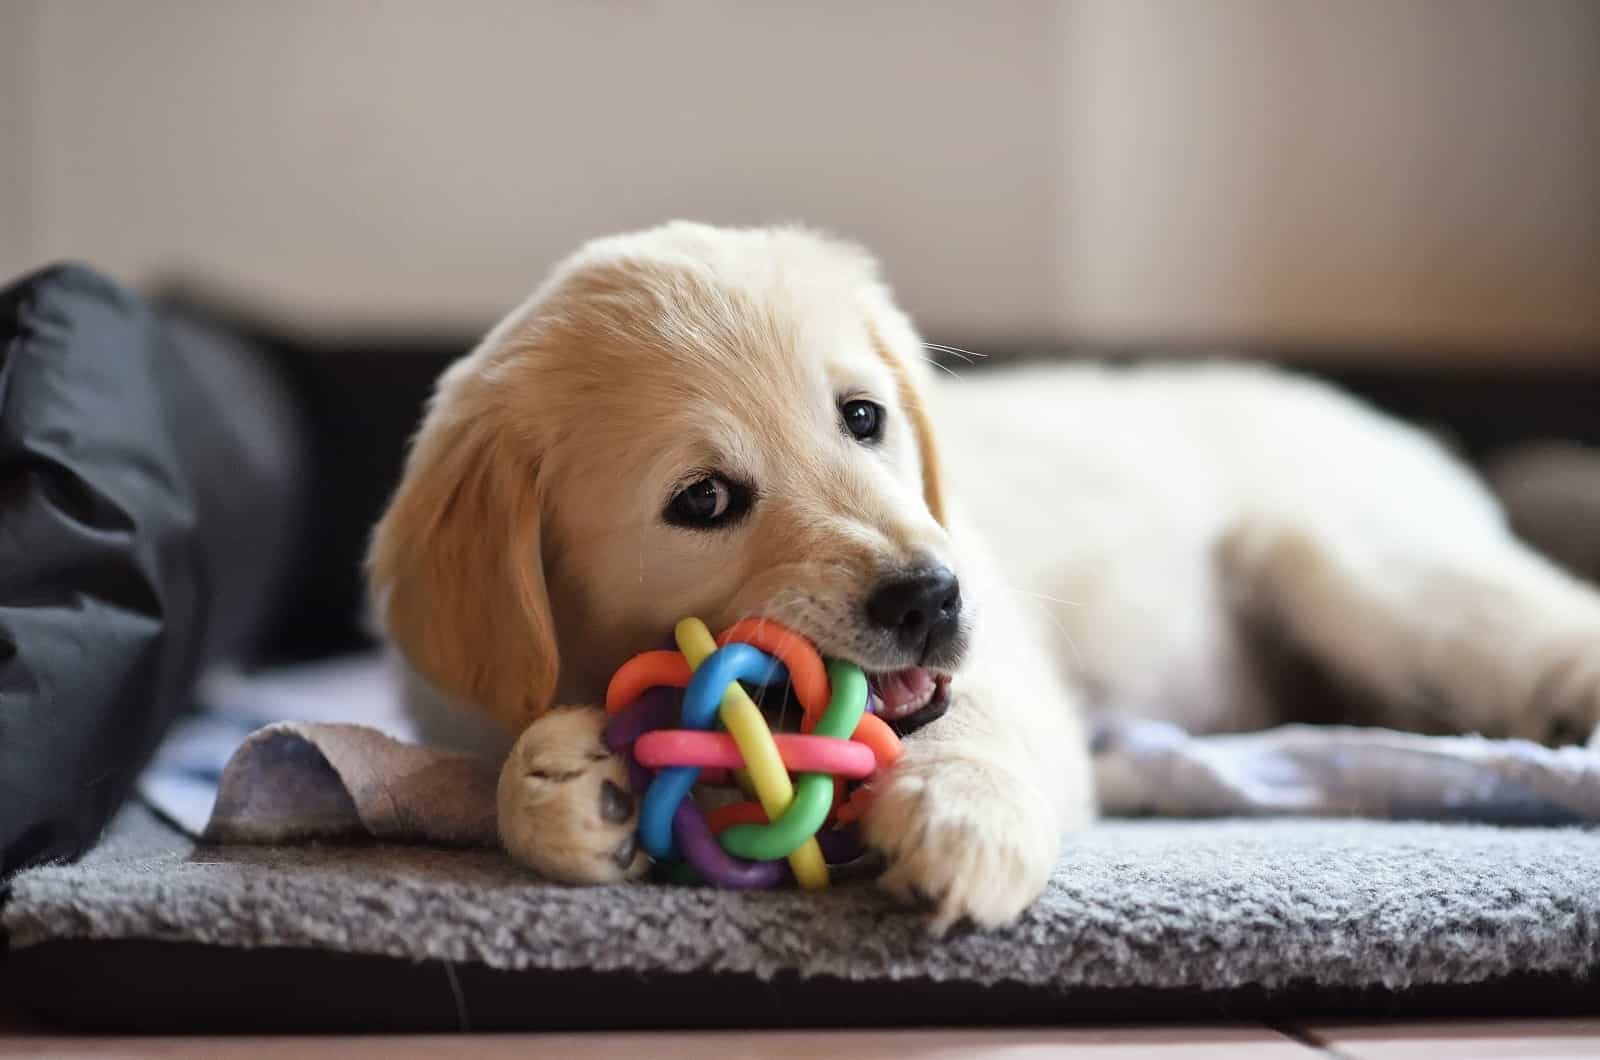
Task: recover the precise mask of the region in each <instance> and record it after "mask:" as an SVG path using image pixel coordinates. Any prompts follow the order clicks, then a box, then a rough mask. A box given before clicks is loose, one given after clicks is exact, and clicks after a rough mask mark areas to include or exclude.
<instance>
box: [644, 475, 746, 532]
mask: <svg viewBox="0 0 1600 1060" xmlns="http://www.w3.org/2000/svg"><path fill="white" fill-rule="evenodd" d="M749 510H750V491H749V489H747V488H746V487H744V486H741V485H739V484H738V483H735V482H729V481H728V480H727V479H724V478H721V477H719V476H717V475H707V476H706V477H705V478H703V479H700V480H698V481H696V482H692V483H690V484H689V485H687V486H685V487H684V488H683V489H681V490H679V491H678V494H677V496H675V497H673V498H672V500H671V501H670V502H668V504H667V510H666V512H665V513H664V516H665V518H666V520H667V522H669V523H671V524H673V525H674V526H687V527H698V528H704V527H711V526H716V525H718V524H720V523H727V522H731V521H733V520H735V519H737V518H739V516H741V515H743V514H744V513H745V512H747V511H749Z"/></svg>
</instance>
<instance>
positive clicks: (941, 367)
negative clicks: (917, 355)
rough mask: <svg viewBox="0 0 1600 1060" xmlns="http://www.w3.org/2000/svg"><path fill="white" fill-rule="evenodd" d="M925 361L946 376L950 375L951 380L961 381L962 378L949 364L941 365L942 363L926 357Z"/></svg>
mask: <svg viewBox="0 0 1600 1060" xmlns="http://www.w3.org/2000/svg"><path fill="white" fill-rule="evenodd" d="M923 360H925V361H927V362H928V363H929V364H931V365H933V366H934V367H935V368H937V369H939V371H941V372H943V373H944V374H945V375H948V376H949V377H950V378H951V379H960V378H961V377H960V376H959V375H957V374H956V372H955V369H953V368H951V367H950V366H949V365H947V364H941V363H940V362H938V361H936V360H934V359H933V358H932V357H924V358H923Z"/></svg>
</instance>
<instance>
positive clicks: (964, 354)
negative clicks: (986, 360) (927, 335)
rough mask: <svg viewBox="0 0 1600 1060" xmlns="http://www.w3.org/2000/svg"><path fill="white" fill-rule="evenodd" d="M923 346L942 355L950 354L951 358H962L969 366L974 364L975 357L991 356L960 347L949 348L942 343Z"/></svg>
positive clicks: (930, 343) (927, 343) (929, 343)
mask: <svg viewBox="0 0 1600 1060" xmlns="http://www.w3.org/2000/svg"><path fill="white" fill-rule="evenodd" d="M922 345H923V346H924V347H926V348H927V349H930V350H938V351H940V352H941V353H948V354H950V355H951V356H954V357H960V358H961V359H962V360H963V361H966V362H967V363H968V364H972V363H973V362H972V358H974V357H988V356H989V355H988V354H987V353H977V352H975V351H973V350H964V349H962V348H961V347H960V346H947V345H945V344H944V343H942V342H924V343H923V344H922Z"/></svg>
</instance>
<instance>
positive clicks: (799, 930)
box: [0, 808, 1600, 989]
mask: <svg viewBox="0 0 1600 1060" xmlns="http://www.w3.org/2000/svg"><path fill="white" fill-rule="evenodd" d="M13 882H14V886H13V893H12V896H11V899H10V901H9V903H8V904H7V905H6V907H5V910H4V913H3V918H0V924H3V926H4V929H5V931H6V932H7V933H8V934H9V936H10V939H11V944H12V945H13V946H17V947H25V946H31V945H36V944H40V943H43V942H46V941H49V940H54V939H145V940H160V941H180V942H181V941H189V942H200V943H209V944H214V945H221V946H233V947H258V946H283V947H309V948H313V949H318V948H321V949H329V950H338V951H344V952H353V953H362V954H377V955H386V956H391V957H401V958H413V959H443V960H450V961H472V962H481V963H483V964H485V965H488V966H490V967H493V968H497V969H526V968H539V969H593V970H597V971H614V970H623V969H626V970H638V971H646V972H649V971H658V972H692V971H710V972H733V973H747V974H753V975H756V976H760V977H770V976H773V975H775V974H778V973H781V972H797V973H799V974H801V975H831V976H840V977H844V978H846V979H853V980H864V979H888V980H894V979H906V978H928V979H934V980H943V981H951V980H955V981H967V982H971V983H974V984H990V983H996V982H1000V981H1008V980H1009V981H1014V982H1019V983H1022V984H1025V985H1033V986H1052V987H1056V988H1062V989H1071V988H1124V987H1144V988H1156V989H1181V988H1190V989H1193V988H1199V989H1229V988H1234V987H1241V986H1252V985H1254V986H1261V987H1267V988H1274V987H1284V986H1290V985H1296V986H1305V985H1313V986H1326V987H1373V986H1381V987H1389V988H1399V987H1407V986H1423V985H1434V984H1451V983H1473V982H1481V981H1484V980H1489V979H1494V978H1498V977H1502V976H1510V975H1515V974H1518V973H1530V972H1531V973H1553V974H1558V975H1568V976H1579V975H1585V974H1587V973H1589V972H1590V971H1591V970H1593V969H1594V968H1595V967H1596V966H1597V965H1600V949H1597V946H1600V886H1597V883H1600V831H1595V830H1589V829H1577V828H1550V829H1534V828H1523V829H1519V828H1497V827H1493V826H1487V825H1470V824H1409V823H1397V822H1380V821H1338V820H1310V819H1292V820H1291V819H1267V820H1248V821H1241V820H1219V821H1209V822H1207V821H1157V820H1149V821H1114V822H1105V823H1103V824H1101V825H1099V826H1097V827H1096V828H1095V829H1093V830H1092V831H1090V832H1089V833H1087V834H1085V835H1084V836H1082V837H1080V838H1079V839H1078V840H1076V841H1075V842H1073V843H1072V844H1071V846H1070V847H1069V849H1068V850H1067V852H1066V854H1065V856H1064V857H1063V859H1062V862H1061V864H1060V866H1059V867H1058V869H1057V872H1056V874H1055V878H1054V879H1053V881H1052V882H1051V885H1050V888H1049V890H1048V892H1047V893H1046V894H1045V895H1044V897H1043V898H1042V899H1041V900H1040V901H1039V902H1038V903H1037V904H1036V905H1035V906H1034V908H1033V909H1032V910H1030V912H1029V913H1028V914H1027V915H1026V916H1025V917H1024V919H1023V920H1022V921H1021V922H1020V923H1018V924H1017V925H1016V926H1014V927H1013V928H1010V929H1008V930H1004V931H998V932H977V931H967V932H957V933H955V934H953V935H951V936H948V937H946V938H944V939H932V938H930V937H929V936H928V935H927V933H926V931H925V930H924V928H923V922H922V921H921V919H920V918H919V917H918V916H916V915H915V914H914V913H909V912H906V911H903V910H900V909H897V908H895V907H893V906H892V905H890V904H889V903H888V902H887V901H886V900H885V899H883V898H882V897H880V896H879V895H878V894H877V893H876V892H875V891H873V889H872V888H871V887H870V886H868V885H865V884H850V885H844V886H839V887H836V888H834V889H832V890H829V891H827V892H823V893H820V894H809V893H800V892H795V891H779V892H760V893H733V892H725V891H715V890H708V889H701V888H680V887H669V886H657V885H634V886H619V887H596V888H569V887H560V886H554V885H550V884H546V883H542V882H539V881H537V880H535V879H532V878H531V877H529V876H528V875H527V874H526V873H525V872H524V871H523V870H521V869H519V868H517V867H516V866H514V865H513V864H512V863H511V862H510V861H508V860H507V859H506V858H504V857H503V856H501V855H500V854H498V853H494V852H490V851H467V850H448V849H442V848H431V847H420V846H395V845H332V844H329V845H307V846H292V847H291V846H284V847H238V846H229V847H224V846H208V845H203V844H202V845H198V846H197V845H195V844H194V843H192V842H190V841H189V840H187V839H185V838H183V837H182V836H181V835H180V834H179V833H177V832H175V831H173V830H171V829H168V828H167V827H166V826H164V825H163V824H161V823H160V822H158V821H157V820H156V819H154V818H153V817H151V816H150V815H149V814H148V813H147V812H145V811H143V810H141V809H137V808H133V809H130V810H128V811H125V812H124V814H123V815H122V817H121V818H119V820H118V822H117V824H116V826H115V828H114V829H113V832H112V834H111V835H110V836H109V837H108V839H107V840H106V842H104V843H103V844H102V845H101V846H100V847H99V848H98V849H97V850H96V851H95V852H94V853H93V854H91V855H90V856H89V857H88V858H86V859H85V860H83V861H82V862H79V863H77V864H73V865H55V866H46V867H41V868H36V869H32V870H30V871H27V872H25V873H22V874H20V875H19V876H18V877H16V878H15V880H14V881H13Z"/></svg>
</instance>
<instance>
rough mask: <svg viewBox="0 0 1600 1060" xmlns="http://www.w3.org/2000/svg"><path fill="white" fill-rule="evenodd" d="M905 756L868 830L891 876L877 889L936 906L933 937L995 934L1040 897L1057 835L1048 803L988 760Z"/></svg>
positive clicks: (934, 752) (935, 752)
mask: <svg viewBox="0 0 1600 1060" xmlns="http://www.w3.org/2000/svg"><path fill="white" fill-rule="evenodd" d="M919 750H920V749H917V748H907V751H906V756H905V757H904V758H903V759H901V761H900V762H899V763H898V764H897V765H896V766H895V767H894V771H893V772H892V773H891V774H890V775H889V777H888V778H887V780H885V781H884V782H883V785H882V787H881V788H880V790H879V791H878V792H877V794H876V795H875V797H874V799H873V802H872V805H871V807H870V808H869V809H868V811H867V815H866V818H865V819H864V821H863V825H864V828H865V835H866V839H867V842H868V843H870V844H871V845H872V846H874V847H876V848H877V849H879V850H881V851H883V853H884V854H885V855H886V856H887V858H888V861H889V867H888V869H887V870H886V871H885V872H884V874H883V876H882V878H881V879H880V880H879V881H878V882H879V885H880V886H881V887H883V888H884V890H886V891H888V892H889V893H890V894H892V895H894V896H895V897H896V898H898V899H899V900H900V901H902V902H905V903H907V904H912V905H931V906H932V908H933V921H932V928H933V930H934V932H935V933H943V932H944V931H945V930H946V929H947V928H949V927H950V925H952V924H954V923H956V922H957V921H959V920H963V919H965V920H971V921H972V922H974V923H976V924H978V925H979V926H980V927H999V926H1001V925H1004V924H1009V923H1010V922H1012V921H1013V920H1015V919H1016V918H1017V917H1018V916H1019V915H1021V913H1022V911H1023V910H1024V909H1026V908H1027V907H1028V905H1029V904H1030V903H1031V902H1032V901H1033V900H1034V899H1035V898H1037V897H1039V895H1040V894H1041V893H1042V892H1043V891H1044V888H1045V884H1046V883H1047V882H1049V879H1050V872H1051V870H1052V869H1053V868H1054V867H1055V863H1056V858H1057V856H1058V855H1059V853H1060V847H1061V829H1060V827H1059V826H1058V824H1057V823H1056V820H1055V816H1054V814H1053V813H1052V811H1051V808H1050V805H1049V803H1048V801H1047V800H1046V798H1045V796H1044V794H1043V793H1042V792H1039V791H1038V790H1037V789H1035V788H1034V787H1033V786H1031V785H1029V784H1028V783H1027V782H1025V781H1023V780H1020V779H1019V778H1018V776H1017V774H1016V772H1015V771H1008V770H1006V769H1005V768H1004V767H1002V766H1001V765H999V764H998V763H996V762H992V761H989V760H986V759H984V758H980V757H976V756H970V755H965V754H962V753H960V752H951V751H949V750H941V749H936V748H929V749H927V751H925V752H923V753H921V754H919V753H918V751H919Z"/></svg>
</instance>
